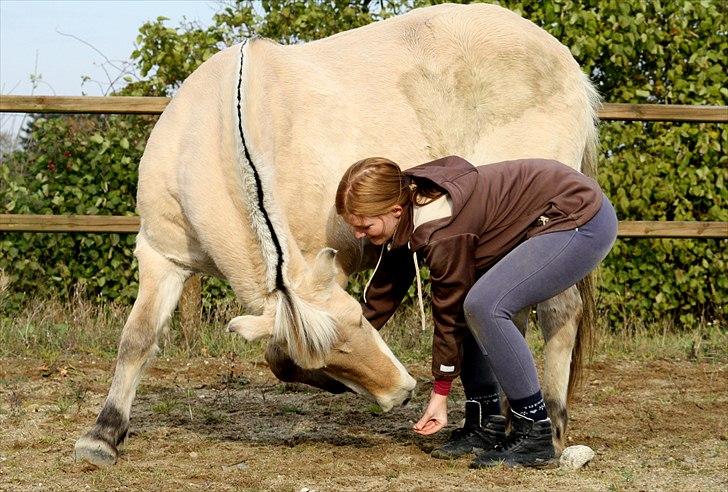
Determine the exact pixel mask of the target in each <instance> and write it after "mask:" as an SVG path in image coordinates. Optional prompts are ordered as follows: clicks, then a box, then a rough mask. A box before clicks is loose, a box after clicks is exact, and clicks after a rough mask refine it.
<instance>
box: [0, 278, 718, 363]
mask: <svg viewBox="0 0 728 492" xmlns="http://www.w3.org/2000/svg"><path fill="white" fill-rule="evenodd" d="M7 287H8V285H7V279H6V277H4V276H3V275H2V272H1V271H0V357H18V356H20V357H32V358H37V359H40V360H42V361H43V362H44V363H45V364H46V365H47V366H48V368H49V370H53V368H54V367H55V365H56V364H57V361H58V359H59V358H60V357H62V356H63V355H64V354H68V353H74V354H82V355H83V354H85V355H90V356H94V357H98V358H101V359H107V360H109V359H114V358H115V356H116V348H117V344H118V341H119V337H120V334H121V330H122V327H123V326H124V323H125V321H126V318H127V317H128V315H129V313H130V311H131V306H128V305H118V304H114V303H105V304H98V303H94V302H92V301H90V300H88V299H85V298H84V297H83V296H82V295H76V296H75V297H74V298H72V299H70V300H69V301H66V302H62V301H60V300H58V299H36V300H34V301H31V302H29V303H27V304H26V305H25V307H24V309H22V310H21V311H20V312H17V313H12V314H3V313H5V310H4V303H3V299H4V292H5V291H6V289H7ZM240 313H241V309H240V307H239V306H238V305H237V304H236V303H235V302H234V301H232V300H229V299H224V300H222V301H221V302H220V303H219V304H218V305H217V307H216V309H214V310H211V311H209V312H206V314H205V315H203V317H202V319H201V320H200V321H199V323H196V326H188V327H185V329H184V330H183V329H182V327H181V326H180V321H179V318H178V316H177V315H175V316H173V318H172V321H171V323H170V326H169V327H168V329H166V330H165V332H164V333H162V334H161V335H160V340H159V346H160V349H161V350H160V353H159V354H158V355H159V356H160V357H167V358H176V357H199V356H202V357H223V356H224V357H238V358H241V359H243V360H246V359H247V360H251V359H260V358H261V357H262V355H263V351H264V343H247V342H245V341H244V340H243V339H242V338H241V337H239V336H236V335H234V334H230V333H228V332H227V331H226V330H225V327H226V325H227V323H228V321H229V320H230V319H232V318H234V317H235V316H238V315H239V314H240ZM428 323H429V329H428V330H426V331H424V332H423V331H422V330H421V329H420V321H419V314H418V311H417V309H416V307H415V306H413V305H405V306H403V307H402V308H401V309H399V310H398V311H397V313H396V314H395V315H394V317H393V319H392V320H391V321H390V322H389V323H388V325H387V327H386V328H385V329H383V330H382V332H381V333H382V337H383V339H384V341H385V342H386V343H387V344H388V345H389V346H390V347H391V349H392V351H393V352H394V353H395V354H397V356H398V357H399V358H400V360H401V361H402V362H403V363H404V364H408V363H416V362H421V361H424V360H428V359H429V357H430V355H431V348H432V321H431V317H429V316H428ZM598 325H599V326H598V333H597V344H596V347H595V352H594V357H595V359H596V360H600V359H604V358H615V357H616V358H620V357H627V358H634V359H654V358H677V359H680V358H686V359H690V360H701V359H706V360H713V359H716V360H724V359H726V358H727V356H728V333H726V329H725V328H726V327H725V323H724V322H723V320H713V321H705V322H703V323H701V324H700V325H699V326H698V327H696V328H692V329H685V328H684V327H681V326H677V325H676V324H674V323H673V322H672V321H670V320H657V321H652V322H644V321H643V320H640V319H634V318H633V319H625V320H623V321H622V322H621V323H618V324H615V323H611V324H610V323H609V322H608V321H607V320H606V319H600V320H599V321H598ZM529 326H530V327H531V328H530V329H529V334H528V340H529V343H530V345H531V347H532V348H533V351H534V354H535V355H536V356H537V357H538V356H539V355H540V354H541V352H542V348H543V339H542V337H541V336H540V334H539V333H538V330H537V329H534V328H533V327H534V326H535V325H534V324H533V323H531V324H530V325H529Z"/></svg>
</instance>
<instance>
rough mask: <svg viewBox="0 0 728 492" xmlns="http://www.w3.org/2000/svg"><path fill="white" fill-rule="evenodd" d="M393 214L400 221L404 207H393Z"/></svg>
mask: <svg viewBox="0 0 728 492" xmlns="http://www.w3.org/2000/svg"><path fill="white" fill-rule="evenodd" d="M392 214H394V216H395V217H396V218H398V219H399V218H400V216H401V215H402V206H401V205H395V206H394V207H392Z"/></svg>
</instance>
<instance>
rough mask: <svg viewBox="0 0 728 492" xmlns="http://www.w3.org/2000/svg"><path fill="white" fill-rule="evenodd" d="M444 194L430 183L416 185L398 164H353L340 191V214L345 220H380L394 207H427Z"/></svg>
mask: <svg viewBox="0 0 728 492" xmlns="http://www.w3.org/2000/svg"><path fill="white" fill-rule="evenodd" d="M442 193H443V191H442V190H441V189H440V188H439V187H437V186H435V185H432V184H429V183H427V184H426V183H415V182H414V181H413V180H411V178H409V177H408V176H406V175H405V174H404V173H403V172H402V169H401V168H400V167H399V165H398V164H397V163H396V162H393V161H390V160H389V159H385V158H384V157H369V158H367V159H362V160H360V161H358V162H356V163H354V164H352V165H351V166H350V167H349V169H347V170H346V172H345V173H344V175H343V176H342V177H341V181H339V187H338V188H337V190H336V213H337V214H339V215H341V216H353V217H377V216H379V215H384V214H386V213H387V212H389V211H390V210H391V209H392V207H394V206H395V205H399V206H401V207H405V206H407V205H409V204H410V203H415V204H417V205H424V204H425V203H428V202H430V201H432V200H434V199H435V198H438V197H439V196H441V195H442Z"/></svg>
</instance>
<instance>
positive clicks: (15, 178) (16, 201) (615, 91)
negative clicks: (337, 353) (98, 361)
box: [0, 0, 728, 329]
mask: <svg viewBox="0 0 728 492" xmlns="http://www.w3.org/2000/svg"><path fill="white" fill-rule="evenodd" d="M428 3H432V2H419V1H416V2H412V1H388V2H383V3H380V2H372V3H371V4H366V3H361V2H358V3H350V2H338V1H337V2H324V3H316V2H305V3H301V2H293V1H292V0H275V1H268V2H262V4H261V5H262V9H263V11H264V12H263V15H261V14H258V13H257V12H256V9H255V8H253V7H254V6H253V4H252V2H248V1H237V2H235V3H234V4H228V5H226V6H223V7H221V10H220V12H218V13H217V14H216V15H215V17H214V24H213V25H212V26H210V27H207V28H204V29H203V28H201V27H199V26H196V25H193V24H185V25H182V26H180V27H179V28H171V27H169V26H167V25H166V24H165V22H166V20H165V19H164V18H159V19H157V20H156V21H154V22H149V23H147V24H145V25H144V26H142V28H141V29H140V35H139V37H138V38H137V44H138V48H137V49H136V50H135V51H134V52H133V53H132V59H133V60H134V61H135V63H136V64H137V66H138V68H139V70H140V73H142V75H144V76H145V78H144V80H142V81H141V82H134V83H131V84H130V85H129V86H128V87H127V88H126V89H125V90H124V94H136V95H143V94H148V95H151V94H154V95H159V94H165V93H169V91H171V90H173V89H174V88H175V87H177V86H178V85H179V83H180V82H181V80H182V79H183V78H184V77H185V76H186V75H187V74H188V73H189V72H190V71H192V70H194V69H195V68H196V67H197V66H199V64H200V63H202V61H204V60H205V59H206V58H208V57H209V56H211V55H212V54H213V53H215V52H216V51H217V50H218V49H219V48H220V47H222V45H224V44H230V43H232V42H235V41H236V40H238V39H240V37H241V36H243V35H246V34H247V33H250V32H258V33H262V34H264V35H266V36H270V37H273V38H277V39H279V40H281V41H284V42H292V41H296V40H309V39H315V38H318V37H323V36H326V35H329V34H332V33H333V32H336V31H338V30H342V29H345V28H350V27H354V26H357V25H362V24H365V23H368V22H370V21H372V20H377V19H381V18H383V17H387V16H388V15H391V14H392V13H394V12H400V11H404V10H407V9H409V8H411V7H413V6H420V5H425V4H428ZM499 3H500V4H502V5H504V6H506V7H509V8H511V9H513V10H516V11H518V12H520V13H521V14H522V15H524V16H525V17H527V18H529V19H531V20H533V21H534V22H536V23H537V24H539V25H541V26H542V27H544V28H545V29H546V30H548V31H549V32H551V33H552V34H553V35H554V36H556V37H557V38H558V39H559V40H561V41H562V42H563V43H564V44H565V45H567V46H569V47H570V48H571V51H572V53H573V54H574V56H575V58H576V59H577V60H578V61H579V62H580V63H581V65H582V67H583V68H584V70H585V71H586V72H587V73H589V75H590V76H591V77H592V79H593V80H594V82H595V85H596V86H597V88H598V89H599V90H600V92H601V93H602V95H603V97H604V100H605V101H606V102H629V103H657V104H666V103H667V104H712V105H726V104H727V101H728V89H727V88H726V76H725V67H726V66H728V57H727V56H726V53H728V37H726V35H725V25H726V24H727V23H726V12H725V8H724V7H723V6H722V5H721V3H720V2H718V1H705V0H703V1H699V2H697V1H696V2H657V1H656V2H643V1H617V0H598V1H597V0H594V1H587V2H578V3H577V2H572V1H566V0H557V1H544V2H540V1H520V2H499ZM258 10H259V9H258ZM153 121H154V118H150V117H129V116H125V117H122V116H110V117H100V118H99V117H68V116H64V117H54V118H48V119H45V118H40V119H35V120H33V124H32V126H31V127H30V128H29V129H28V135H29V137H28V140H27V141H26V142H25V144H24V146H23V149H22V150H21V151H18V152H15V153H13V154H11V155H9V156H3V158H2V163H1V164H0V212H3V213H54V214H70V213H81V214H94V213H98V214H131V213H132V212H133V210H134V196H135V187H136V163H137V162H138V159H139V157H140V155H141V152H142V149H143V145H144V142H145V141H146V137H147V135H148V133H149V131H150V128H151V124H152V122H153ZM601 140H602V142H601V149H602V150H601V152H602V155H601V159H600V174H599V181H600V183H601V185H602V186H603V188H604V190H605V192H606V193H607V195H608V196H609V197H610V198H611V199H612V201H613V202H614V204H615V207H616V209H617V213H618V215H619V217H620V219H622V220H639V219H642V220H704V221H728V206H727V202H728V191H726V186H725V184H726V181H727V180H728V157H726V142H728V138H727V134H726V129H725V127H724V126H721V125H717V124H690V123H685V124H676V123H619V122H615V123H607V124H603V125H602V127H601ZM132 249H133V236H129V235H114V234H111V235H93V234H4V235H3V236H2V238H0V269H3V270H4V271H5V272H6V274H7V275H9V276H10V279H11V281H12V284H11V292H10V295H9V296H8V297H7V298H6V299H5V302H4V305H5V307H6V308H8V307H10V308H17V307H18V306H19V305H20V304H21V303H22V302H23V301H24V300H25V299H27V298H28V297H30V296H48V295H61V296H67V295H69V293H70V292H71V291H72V290H73V289H74V288H75V285H76V283H77V282H81V283H82V284H83V288H84V289H85V290H86V292H87V293H88V295H91V296H99V297H100V299H102V300H107V299H114V300H118V301H120V302H124V303H128V302H131V300H132V299H133V297H134V295H135V291H136V271H135V265H134V264H133V260H132V256H131V252H132ZM726 249H727V248H726V241H725V240H704V239H701V240H664V239H660V240H649V239H623V240H618V241H617V244H616V245H615V248H614V250H613V251H612V253H611V254H610V255H609V257H608V258H607V260H606V261H605V264H604V268H603V269H602V281H603V283H602V288H601V291H600V292H601V304H600V305H601V306H602V307H603V309H604V310H605V311H606V314H607V315H608V316H609V318H610V319H611V320H612V321H613V323H614V325H613V326H615V327H618V326H621V325H620V323H622V322H623V321H625V320H629V319H633V320H641V321H644V322H650V321H651V320H655V319H665V318H670V319H673V320H675V321H676V322H677V324H678V329H681V328H689V327H692V326H694V325H695V324H696V323H698V322H701V321H703V320H714V319H717V320H718V321H719V322H721V321H722V320H723V318H724V316H725V313H724V311H723V310H724V305H725V304H726V301H725V300H726V298H728V295H727V293H728V277H727V276H726V273H725V272H726V271H728V268H727V265H726V264H727V263H728V253H727V252H726ZM363 277H364V276H359V277H357V281H356V282H355V283H354V285H353V286H352V292H355V293H356V292H358V291H360V290H361V287H362V285H361V284H362V280H360V279H362V278H363ZM222 289H223V284H220V283H213V284H212V288H211V289H210V291H209V292H212V294H208V296H207V297H206V301H205V303H206V305H207V306H212V305H214V302H215V301H214V299H215V295H219V293H220V292H221V290H222ZM213 294H214V295H213Z"/></svg>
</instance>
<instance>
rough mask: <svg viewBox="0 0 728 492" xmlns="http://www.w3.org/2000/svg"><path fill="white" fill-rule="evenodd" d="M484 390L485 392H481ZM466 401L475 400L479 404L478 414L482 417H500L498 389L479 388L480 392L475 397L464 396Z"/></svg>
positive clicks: (495, 387)
mask: <svg viewBox="0 0 728 492" xmlns="http://www.w3.org/2000/svg"><path fill="white" fill-rule="evenodd" d="M483 389H485V391H482V390H483ZM465 398H466V399H467V400H475V401H477V402H478V403H480V413H481V415H483V416H486V415H500V414H501V406H500V394H499V393H498V387H497V386H494V387H493V388H481V391H479V392H478V393H477V395H465Z"/></svg>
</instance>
